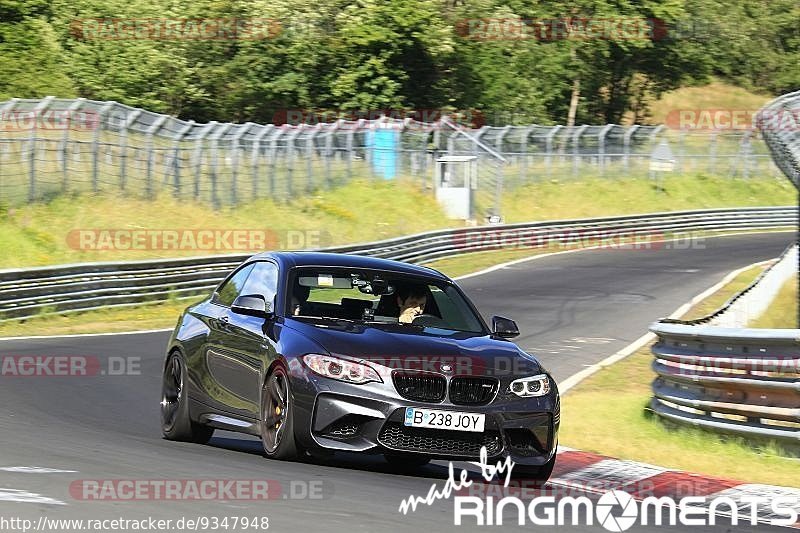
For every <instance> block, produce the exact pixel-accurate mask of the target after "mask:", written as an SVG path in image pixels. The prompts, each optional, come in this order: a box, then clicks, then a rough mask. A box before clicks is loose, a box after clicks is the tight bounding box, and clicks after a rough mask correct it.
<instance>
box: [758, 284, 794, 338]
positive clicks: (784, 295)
mask: <svg viewBox="0 0 800 533" xmlns="http://www.w3.org/2000/svg"><path fill="white" fill-rule="evenodd" d="M797 305H798V295H797V276H793V277H791V278H790V279H789V281H787V282H786V283H784V284H783V287H781V290H780V292H779V293H778V296H777V297H776V298H775V300H773V301H772V304H771V305H770V306H769V309H767V310H766V311H765V312H764V314H763V315H761V316H760V317H758V318H757V319H756V320H754V321H753V322H752V323H751V324H750V327H753V328H769V329H771V328H775V329H782V328H790V329H791V328H796V327H797Z"/></svg>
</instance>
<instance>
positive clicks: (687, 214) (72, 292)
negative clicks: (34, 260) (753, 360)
mask: <svg viewBox="0 0 800 533" xmlns="http://www.w3.org/2000/svg"><path fill="white" fill-rule="evenodd" d="M796 224H797V213H796V210H795V209H794V208H792V207H754V208H736V209H706V210H699V211H681V212H667V213H655V214H647V215H629V216H617V217H604V218H590V219H578V220H559V221H549V222H532V223H525V224H510V225H498V226H484V227H476V228H464V229H449V230H440V231H432V232H427V233H420V234H417V235H411V236H407V237H399V238H395V239H388V240H384V241H379V242H372V243H362V244H355V245H350V246H339V247H335V248H327V249H324V250H322V251H329V252H339V253H351V254H358V255H369V256H374V257H383V258H387V259H394V260H399V261H407V262H412V263H426V262H429V261H432V260H435V259H439V258H442V257H447V256H452V255H456V254H460V253H466V252H474V251H481V250H492V249H501V248H515V247H518V248H520V247H531V248H537V247H544V246H548V245H551V246H552V245H555V246H559V245H561V246H566V245H569V244H577V245H589V246H591V245H603V244H604V243H606V244H608V243H609V242H610V243H611V244H612V245H615V244H616V245H619V243H620V242H622V241H623V240H624V239H626V238H631V237H637V236H638V237H642V238H643V239H644V241H646V242H644V245H647V243H649V242H655V241H658V240H659V239H660V238H669V237H671V236H673V235H679V234H682V233H687V232H692V233H697V232H706V231H707V232H726V231H742V230H764V229H775V228H789V227H792V226H794V225H796ZM246 257H248V255H242V254H238V255H220V256H210V257H209V256H206V257H192V258H184V259H163V260H155V261H133V262H113V263H84V264H78V265H60V266H53V267H41V268H30V269H12V270H2V271H0V320H8V319H19V318H27V317H32V316H39V315H45V314H52V313H70V312H77V311H87V310H92V309H101V308H109V307H122V306H132V305H141V304H144V303H148V302H158V301H166V300H170V299H175V298H184V297H190V296H196V295H200V294H207V293H208V292H209V291H210V290H211V289H212V288H213V287H215V286H216V285H217V284H218V283H219V282H220V281H221V280H222V279H223V278H224V277H225V275H226V274H227V273H228V272H230V270H231V269H232V268H233V267H234V266H236V265H237V264H238V263H240V262H241V261H243V260H244V259H245V258H246Z"/></svg>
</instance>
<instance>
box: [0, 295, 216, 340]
mask: <svg viewBox="0 0 800 533" xmlns="http://www.w3.org/2000/svg"><path fill="white" fill-rule="evenodd" d="M200 299H201V297H198V298H197V300H200ZM193 301H194V300H192V299H186V300H180V301H174V302H164V303H159V304H152V305H142V306H136V307H118V308H110V309H106V310H102V311H86V312H85V313H70V314H68V315H51V316H41V317H35V318H31V319H28V320H10V321H6V322H0V337H21V336H28V335H75V334H80V333H120V332H124V331H139V330H147V329H162V328H172V327H174V326H175V323H176V321H177V319H178V316H179V315H180V313H181V312H182V311H183V310H184V309H185V308H186V307H188V306H189V305H190V304H191V303H192V302H193Z"/></svg>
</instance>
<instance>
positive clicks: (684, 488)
mask: <svg viewBox="0 0 800 533" xmlns="http://www.w3.org/2000/svg"><path fill="white" fill-rule="evenodd" d="M549 485H553V486H556V487H563V488H567V489H573V490H575V491H581V492H589V493H595V494H603V493H605V492H608V491H612V490H620V491H624V492H627V493H628V494H630V495H631V496H633V498H634V499H636V500H642V499H644V498H646V497H648V496H654V497H657V498H660V497H671V498H673V499H676V500H678V499H680V498H685V497H687V496H702V497H705V498H706V499H709V500H711V499H713V498H718V497H728V498H731V499H732V500H733V501H734V502H736V504H737V507H738V509H739V511H740V516H744V514H745V513H747V514H748V515H749V513H750V511H751V504H750V503H745V502H743V501H742V498H745V497H749V496H758V497H761V498H766V499H767V500H769V501H772V500H773V499H775V498H779V497H782V498H791V499H793V502H794V503H793V504H791V505H789V506H788V507H791V508H793V509H794V510H795V511H796V512H797V513H798V515H800V489H796V488H791V487H780V486H775V485H763V484H758V483H744V482H741V481H735V480H730V479H724V478H718V477H713V476H705V475H700V474H693V473H690V472H683V471H680V470H670V469H667V468H661V467H658V466H653V465H649V464H645V463H637V462H634V461H623V460H619V459H612V458H609V457H605V456H602V455H598V454H594V453H589V452H582V451H578V450H572V449H570V448H564V447H561V446H559V449H558V458H557V459H556V466H555V469H554V470H553V475H552V476H551V478H550V481H549ZM756 507H757V511H756V512H757V518H758V521H759V523H769V522H770V520H771V519H773V518H779V519H785V518H786V516H785V515H783V516H777V515H774V514H773V511H772V509H771V507H770V504H769V503H765V504H763V505H757V506H756ZM783 507H784V508H785V507H787V506H786V505H784V506H783ZM719 514H722V515H725V513H719ZM793 527H795V528H799V529H800V521H798V522H797V523H795V524H794V526H793Z"/></svg>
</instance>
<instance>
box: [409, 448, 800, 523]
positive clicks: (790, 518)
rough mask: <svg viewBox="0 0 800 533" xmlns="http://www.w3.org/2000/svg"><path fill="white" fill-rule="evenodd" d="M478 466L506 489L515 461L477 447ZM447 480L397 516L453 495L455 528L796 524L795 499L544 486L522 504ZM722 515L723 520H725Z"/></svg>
mask: <svg viewBox="0 0 800 533" xmlns="http://www.w3.org/2000/svg"><path fill="white" fill-rule="evenodd" d="M470 464H472V465H474V466H476V467H478V468H480V470H481V475H482V477H483V480H484V481H485V484H487V485H486V486H495V484H493V483H492V481H493V480H494V478H495V477H499V476H505V481H504V483H503V487H504V488H508V487H509V482H510V481H511V476H512V472H513V469H514V466H515V465H516V463H514V461H512V460H511V458H509V457H507V458H506V459H504V460H502V461H498V462H497V463H496V464H494V465H493V464H490V463H488V461H487V451H486V448H485V447H483V448H481V453H480V460H479V461H475V462H470ZM448 473H449V475H448V478H447V480H446V481H445V483H444V484H443V485H442V486H439V485H438V484H436V483H434V484H432V485H431V487H430V490H429V491H428V493H427V494H426V495H425V496H414V495H411V496H409V497H408V498H406V499H404V500H403V501H402V502H401V503H400V507H399V509H398V510H399V512H401V513H403V514H408V513H409V512H415V511H416V510H417V508H418V507H419V506H421V505H428V506H431V505H433V504H434V503H436V502H437V501H439V500H446V499H449V498H450V497H451V496H452V497H453V523H454V525H456V526H461V525H467V526H476V525H477V526H494V525H498V526H499V525H503V524H504V523H508V524H511V523H516V524H517V525H520V526H525V525H528V524H532V525H535V526H564V525H568V524H569V525H574V526H576V525H589V526H591V525H594V524H595V523H597V524H599V525H601V526H602V527H603V528H604V529H606V530H608V531H613V532H621V531H627V530H629V529H630V528H631V527H633V526H634V525H636V524H640V525H643V526H647V525H655V526H676V525H684V526H714V525H716V524H717V521H718V520H720V521H721V522H723V521H725V522H727V520H729V521H730V522H729V523H730V524H731V525H738V524H739V522H740V521H741V522H744V523H748V524H750V525H757V524H759V523H766V524H769V525H772V526H791V525H794V524H795V523H796V522H797V519H798V511H797V508H796V506H797V505H798V501H797V497H795V496H773V497H765V496H758V495H753V494H747V493H742V494H741V495H739V496H738V497H737V498H736V499H734V498H732V497H730V496H716V497H707V496H685V497H682V498H679V499H676V498H672V497H669V496H660V497H658V496H646V497H644V498H640V499H639V500H637V499H636V498H634V496H633V495H632V494H630V493H628V492H625V491H621V490H608V491H603V492H602V493H601V494H599V497H598V494H597V492H598V491H596V490H591V489H589V488H588V487H587V488H586V489H585V490H584V493H585V494H586V495H580V496H572V495H560V496H559V497H556V495H552V494H548V492H551V491H548V490H547V488H549V487H550V484H548V485H547V486H546V487H545V488H542V487H538V489H540V490H539V493H538V494H537V495H535V496H533V497H531V498H529V499H527V498H526V499H525V500H523V499H522V498H519V497H518V496H513V495H508V496H503V497H500V498H497V497H495V496H488V495H484V496H476V495H464V494H465V493H467V494H468V493H469V492H470V491H469V490H468V489H470V487H472V486H473V484H474V483H475V481H474V480H473V479H470V473H469V472H467V470H463V469H462V470H461V472H460V474H459V475H458V476H456V473H455V468H454V467H453V463H452V462H451V463H450V465H449V468H448ZM724 517H727V519H726V518H724Z"/></svg>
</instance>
